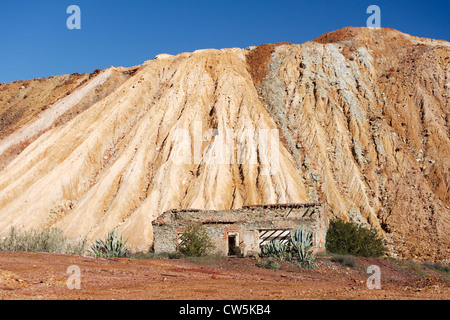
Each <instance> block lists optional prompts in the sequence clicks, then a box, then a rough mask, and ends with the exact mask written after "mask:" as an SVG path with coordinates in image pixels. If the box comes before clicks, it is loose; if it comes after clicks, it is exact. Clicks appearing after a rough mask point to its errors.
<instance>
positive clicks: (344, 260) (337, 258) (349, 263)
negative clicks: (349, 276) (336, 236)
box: [331, 254, 355, 268]
mask: <svg viewBox="0 0 450 320" xmlns="http://www.w3.org/2000/svg"><path fill="white" fill-rule="evenodd" d="M331 261H333V262H337V263H340V264H341V265H343V266H345V267H350V268H353V267H354V266H355V258H354V257H353V256H349V255H341V254H335V255H333V256H332V258H331Z"/></svg>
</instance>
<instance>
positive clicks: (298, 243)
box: [290, 226, 315, 267]
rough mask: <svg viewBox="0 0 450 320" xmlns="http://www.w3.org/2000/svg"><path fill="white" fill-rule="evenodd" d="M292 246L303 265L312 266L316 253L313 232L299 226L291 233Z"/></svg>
mask: <svg viewBox="0 0 450 320" xmlns="http://www.w3.org/2000/svg"><path fill="white" fill-rule="evenodd" d="M290 243H291V248H292V251H294V253H295V254H296V255H297V258H298V261H299V262H300V263H301V264H302V265H303V266H308V267H312V266H313V263H314V259H315V255H314V253H313V252H312V248H313V244H314V240H313V233H312V232H308V231H306V230H305V229H304V228H303V227H301V226H300V227H299V228H298V229H297V230H296V231H295V232H294V234H293V235H291V241H290Z"/></svg>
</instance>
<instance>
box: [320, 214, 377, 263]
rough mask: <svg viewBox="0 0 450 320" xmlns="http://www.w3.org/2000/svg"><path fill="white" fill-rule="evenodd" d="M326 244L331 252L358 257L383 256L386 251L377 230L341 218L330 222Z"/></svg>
mask: <svg viewBox="0 0 450 320" xmlns="http://www.w3.org/2000/svg"><path fill="white" fill-rule="evenodd" d="M325 246H326V249H327V251H328V252H330V253H337V254H342V255H353V256H357V257H381V256H383V255H384V254H385V252H386V248H385V246H384V245H383V240H382V238H380V237H379V236H378V234H377V232H376V231H374V230H370V229H367V228H365V227H362V226H360V225H357V224H356V223H353V222H344V221H342V220H340V219H338V220H334V221H331V222H330V227H329V229H328V231H327V236H326V244H325Z"/></svg>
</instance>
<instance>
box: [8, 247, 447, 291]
mask: <svg viewBox="0 0 450 320" xmlns="http://www.w3.org/2000/svg"><path fill="white" fill-rule="evenodd" d="M316 261H317V268H315V269H314V270H305V269H301V268H299V267H296V266H294V265H292V264H291V263H289V262H283V263H282V264H281V269H279V270H273V269H272V270H269V269H264V268H261V267H258V266H257V265H256V264H257V259H256V258H202V259H180V260H175V259H160V258H151V259H94V258H90V257H82V256H65V255H55V254H45V253H9V252H1V253H0V299H6V300H17V299H20V300H30V299H31V300H34V299H38V300H67V299H70V300H72V299H82V300H93V299H95V300H112V299H116V300H137V299H139V300H141V299H145V300H208V299H213V300H241V299H244V300H279V299H281V300H303V299H333V300H343V299H359V300H373V299H376V300H378V299H390V300H391V299H392V300H395V299H401V300H410V299H433V300H446V299H449V298H450V289H449V288H450V286H449V284H450V282H449V277H448V276H447V275H444V274H441V273H438V272H436V271H435V270H433V269H430V268H427V267H424V266H423V265H421V264H417V263H408V262H401V261H396V260H390V259H381V258H380V259H366V258H356V263H355V265H354V267H353V268H349V267H344V266H342V265H340V264H338V263H335V262H332V261H331V258H330V257H326V256H321V257H319V258H318V259H317V260H316ZM71 265H76V266H78V267H79V268H80V270H81V288H80V290H76V289H74V290H69V289H68V287H67V280H68V277H69V276H70V275H71V274H68V273H67V268H68V267H69V266H71ZM369 265H377V266H379V267H380V269H381V289H379V290H376V289H372V290H370V289H368V287H367V285H366V282H367V279H368V277H369V276H370V274H368V273H367V267H368V266H369Z"/></svg>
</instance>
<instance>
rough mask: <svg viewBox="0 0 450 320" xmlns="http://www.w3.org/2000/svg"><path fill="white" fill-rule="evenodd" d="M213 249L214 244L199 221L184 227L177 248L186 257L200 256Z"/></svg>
mask: <svg viewBox="0 0 450 320" xmlns="http://www.w3.org/2000/svg"><path fill="white" fill-rule="evenodd" d="M212 249H214V244H213V242H212V240H211V238H210V237H209V236H208V233H207V232H206V230H205V228H204V227H203V225H202V224H201V223H193V224H190V225H188V226H187V227H186V229H185V231H184V232H183V234H182V235H181V244H180V245H179V248H178V250H179V251H180V252H181V253H182V254H184V255H186V256H188V257H201V256H205V255H207V254H208V253H209V252H210V250H212Z"/></svg>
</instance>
